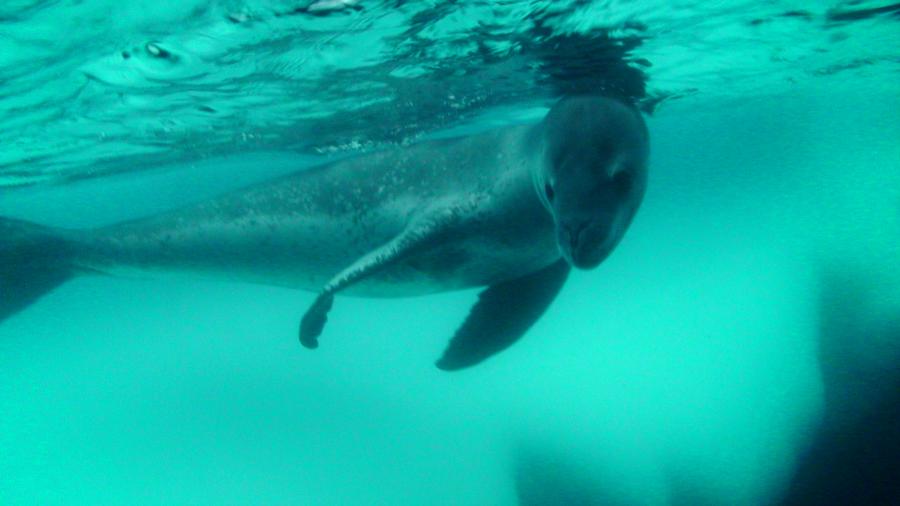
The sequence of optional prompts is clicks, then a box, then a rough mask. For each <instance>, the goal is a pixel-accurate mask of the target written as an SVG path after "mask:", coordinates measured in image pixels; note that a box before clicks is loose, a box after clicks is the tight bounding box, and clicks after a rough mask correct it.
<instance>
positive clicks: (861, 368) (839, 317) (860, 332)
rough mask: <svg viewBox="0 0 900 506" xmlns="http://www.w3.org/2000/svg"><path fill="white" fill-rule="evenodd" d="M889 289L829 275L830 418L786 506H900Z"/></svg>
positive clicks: (899, 419) (825, 326)
mask: <svg viewBox="0 0 900 506" xmlns="http://www.w3.org/2000/svg"><path fill="white" fill-rule="evenodd" d="M884 290H885V287H884V286H875V283H871V282H865V281H862V280H861V279H858V278H857V277H856V273H854V272H852V271H847V272H841V273H839V274H830V275H828V276H826V279H825V282H824V283H823V290H822V294H821V304H820V311H821V314H820V324H821V328H820V335H821V338H820V344H819V346H820V348H819V362H820V366H821V370H822V378H823V382H824V386H825V412H824V416H823V419H822V424H821V427H820V428H819V431H818V433H817V435H816V436H815V438H814V440H813V443H812V445H811V447H810V448H809V450H808V451H807V452H804V453H803V455H802V456H801V458H800V460H799V462H798V467H797V470H796V473H795V475H794V477H793V480H792V481H791V484H790V487H789V489H788V492H787V494H786V496H785V498H784V500H783V502H782V503H781V504H782V505H783V506H813V505H815V506H828V505H835V506H837V505H851V504H853V505H856V504H859V505H867V506H880V505H885V506H887V505H898V504H900V313H898V312H893V313H892V312H891V310H890V307H888V308H885V307H881V306H883V301H881V298H883V297H885V295H886V294H885V293H884ZM888 306H890V304H888ZM885 309H887V311H885ZM894 309H897V308H896V307H895V308H894Z"/></svg>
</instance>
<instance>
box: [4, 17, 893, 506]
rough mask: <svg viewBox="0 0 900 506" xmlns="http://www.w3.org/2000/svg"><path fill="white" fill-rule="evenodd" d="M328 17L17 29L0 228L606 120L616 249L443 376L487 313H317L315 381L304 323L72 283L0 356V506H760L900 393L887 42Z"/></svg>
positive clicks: (576, 24) (261, 291)
mask: <svg viewBox="0 0 900 506" xmlns="http://www.w3.org/2000/svg"><path fill="white" fill-rule="evenodd" d="M335 4H341V5H337V7H335V8H334V9H333V10H321V9H322V8H324V7H326V6H327V5H326V4H325V3H323V2H318V3H317V2H304V1H301V2H297V1H294V2H290V1H257V2H241V1H234V2H228V1H222V2H208V1H199V0H198V1H185V2H174V1H171V2H157V3H154V4H152V5H150V4H148V5H140V6H138V5H136V4H133V3H128V2H125V3H122V2H109V1H104V0H92V1H83V2H37V1H13V2H5V3H4V4H3V5H2V6H0V82H2V83H3V85H2V92H0V216H9V217H17V218H22V219H28V220H32V221H36V222H39V223H43V224H48V225H55V226H64V227H74V228H79V227H93V226H98V225H102V224H108V223H114V222H118V221H122V220H125V219H130V218H134V217H140V216H145V215H149V214H153V213H156V212H160V211H162V210H165V209H170V208H174V207H178V206H181V205H184V204H187V203H191V202H196V201H199V200H202V199H204V198H208V197H211V196H213V195H216V194H219V193H221V192H224V191H226V190H229V189H233V188H237V187H240V186H243V185H246V184H249V183H251V182H254V181H259V180H264V179H266V178H269V177H272V176H275V175H278V174H284V173H287V172H290V171H294V170H298V169H302V168H305V167H309V166H312V165H314V164H317V163H320V162H322V161H324V160H327V159H332V158H335V157H342V156H355V155H358V154H363V153H366V152H370V151H373V150H378V149H384V148H390V147H396V146H404V145H408V144H410V143H414V142H417V141H420V140H424V139H428V138H434V137H441V136H449V135H460V134H467V133H472V132H475V131H480V130H484V129H487V128H495V127H502V126H504V125H509V124H517V123H521V122H528V121H536V120H538V119H539V118H540V117H541V116H542V115H543V113H544V112H545V111H546V109H547V107H548V106H549V105H550V104H552V102H553V99H554V98H555V97H558V96H560V95H562V94H566V93H577V92H587V91H594V92H598V91H603V92H607V93H614V94H617V95H624V96H628V97H630V98H632V99H634V100H635V101H636V102H638V103H639V104H641V106H642V108H643V109H644V110H645V111H647V113H648V115H647V116H646V118H647V122H648V126H649V128H650V135H651V149H652V155H651V167H650V180H649V188H648V191H647V195H646V197H645V200H644V204H643V206H642V208H641V210H640V212H639V214H638V217H637V218H636V220H635V222H634V224H633V225H632V227H631V229H630V230H629V232H628V234H627V235H626V237H625V240H624V241H623V242H622V244H621V245H620V246H619V247H618V248H617V249H616V251H615V252H614V254H613V255H612V256H611V257H610V258H609V259H608V260H607V261H606V262H604V264H603V265H601V266H600V267H599V268H598V269H596V270H593V271H589V272H576V273H574V274H573V275H572V276H571V277H570V279H569V280H568V282H567V284H566V286H565V288H564V290H563V292H562V293H561V294H560V296H559V297H558V298H557V300H556V301H555V302H554V304H553V306H552V307H551V308H550V310H549V311H548V312H547V313H546V314H545V315H544V316H543V318H541V320H539V322H538V323H537V324H536V325H535V326H534V327H533V328H532V329H531V330H530V331H529V332H528V334H527V335H526V336H525V338H523V339H522V341H521V342H519V343H517V344H516V345H515V346H513V347H512V348H510V349H509V350H507V351H505V352H503V353H501V354H499V355H497V356H496V357H494V358H493V359H491V360H489V361H487V362H485V363H483V364H481V365H479V366H477V367H474V368H472V369H468V370H465V371H461V372H458V373H449V374H448V373H445V372H442V371H439V370H437V369H435V368H434V366H433V361H434V359H435V358H436V357H437V356H438V355H439V354H440V352H441V350H442V349H443V347H444V346H445V344H446V341H447V339H448V338H449V337H450V336H451V335H452V333H453V331H454V329H455V328H456V327H457V325H458V324H459V323H460V321H461V320H462V318H463V317H464V315H465V314H467V312H468V309H469V307H470V306H471V305H472V303H473V301H474V300H475V293H476V292H475V291H464V292H454V293H446V294H439V295H434V296H428V297H421V298H410V299H397V300H382V299H356V298H339V303H338V304H336V306H335V310H334V311H333V313H332V318H331V319H330V321H329V326H328V329H327V336H324V337H323V340H324V339H325V337H327V342H325V343H323V346H322V347H321V348H320V349H318V350H316V351H315V352H310V351H308V350H305V349H303V348H302V347H300V345H299V344H298V343H297V339H296V327H297V323H298V320H299V318H300V316H301V315H302V312H303V311H304V310H305V308H306V307H307V306H308V305H309V304H310V303H311V302H312V300H313V295H312V294H309V293H305V292H297V291H292V290H286V289H280V288H272V287H265V286H255V285H242V284H227V283H217V282H211V281H204V280H195V279H191V278H181V277H173V278H165V279H111V278H101V277H83V278H78V279H75V280H73V281H71V282H69V283H67V284H65V285H63V286H61V287H60V288H58V289H56V290H54V291H53V292H51V293H50V294H48V295H47V296H45V297H44V298H42V299H41V300H40V301H38V302H37V303H35V304H34V305H32V306H30V307H28V308H27V309H26V310H24V311H22V312H21V313H19V314H17V315H15V316H14V317H12V318H10V319H8V320H6V321H4V322H3V323H2V325H0V504H422V505H433V504H447V505H470V504H471V505H506V504H519V503H521V504H535V503H542V504H553V503H554V501H556V502H555V503H557V504H563V503H564V502H561V501H559V500H557V499H558V498H559V497H560V496H561V494H562V492H561V491H562V490H564V489H566V488H567V487H576V488H577V487H580V488H582V489H584V492H583V493H584V495H587V496H590V497H591V498H592V500H594V501H602V503H603V504H629V505H631V504H635V505H666V504H672V505H676V504H728V505H732V504H734V505H757V504H777V503H779V501H780V498H781V497H782V496H783V495H784V494H785V493H786V491H787V490H789V489H790V486H791V482H792V477H793V476H794V475H795V473H796V471H797V469H798V468H802V466H803V465H804V463H805V462H806V461H805V460H804V458H803V456H804V455H805V454H806V451H807V449H808V448H810V447H813V446H815V445H816V444H817V443H816V441H817V439H816V435H817V434H818V432H817V430H818V428H819V427H820V426H821V423H822V420H825V421H826V423H830V421H832V420H833V419H834V418H835V417H836V416H837V415H833V414H832V413H834V412H835V411H838V412H845V411H860V410H864V409H865V406H868V405H877V402H876V401H877V397H878V388H875V386H878V385H882V386H883V385H888V387H887V388H890V385H897V381H898V380H897V378H898V377H900V370H898V369H900V368H898V366H897V365H896V364H898V363H900V317H898V315H900V262H898V261H897V259H898V258H900V240H898V239H900V143H898V141H897V140H898V139H900V116H898V115H897V113H896V111H898V110H900V86H898V85H897V82H898V80H897V76H898V70H900V67H898V64H900V58H898V56H897V50H896V42H895V41H896V39H897V35H898V27H900V25H898V18H897V12H898V9H897V8H896V7H893V6H891V5H889V4H888V3H886V2H824V3H820V2H790V1H776V2H766V3H761V2H742V1H734V2H666V3H663V2H626V1H609V2H601V1H597V2H539V1H531V2H526V1H505V2H499V1H498V2H476V1H472V2H427V1H425V2H403V1H366V0H361V1H359V2H343V3H341V2H335ZM345 4H346V5H345ZM316 5H318V8H316V7H314V6H316ZM651 112H652V114H650V113H651ZM0 288H2V287H0ZM2 293H3V292H0V296H2ZM835 322H838V323H835ZM894 359H896V360H894ZM848 370H849V371H851V372H852V375H851V376H852V380H853V381H850V380H848V376H847V374H846V372H847V371H848ZM835 392H837V394H835ZM838 394H839V395H838ZM846 399H852V400H853V402H847V401H846ZM844 414H846V413H844ZM847 416H848V417H849V418H852V413H851V414H850V415H847ZM837 418H841V417H840V416H837ZM535 463H537V464H535ZM573 483H575V485H573ZM536 489H540V490H536ZM540 494H545V497H550V499H544V500H543V502H540V501H538V502H531V503H529V502H528V501H529V497H536V496H539V495H540ZM554 494H556V495H554ZM554 498H555V499H554ZM569 503H572V502H571V500H570V501H569Z"/></svg>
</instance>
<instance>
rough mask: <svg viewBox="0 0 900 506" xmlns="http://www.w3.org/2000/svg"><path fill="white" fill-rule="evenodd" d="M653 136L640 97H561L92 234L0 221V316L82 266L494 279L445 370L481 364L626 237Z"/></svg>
mask: <svg viewBox="0 0 900 506" xmlns="http://www.w3.org/2000/svg"><path fill="white" fill-rule="evenodd" d="M648 152H649V138H648V132H647V128H646V125H645V124H644V121H643V118H642V117H641V114H640V113H639V112H638V111H637V110H636V109H635V108H634V107H632V106H631V105H626V104H625V103H623V102H620V101H617V100H614V99H611V98H605V97H599V96H574V97H567V98H563V99H561V100H560V101H558V102H557V103H556V104H555V105H554V106H553V107H552V108H551V109H550V111H549V112H548V113H547V115H546V116H545V117H544V118H543V120H542V121H540V122H538V123H536V124H530V125H519V126H513V127H508V128H502V129H498V130H494V131H490V132H486V133H481V134H478V135H472V136H467V137H459V138H453V139H442V140H435V141H429V142H422V143H419V144H416V145H413V146H409V147H404V148H397V149H393V150H387V151H382V152H376V153H371V154H368V155H363V156H359V157H356V158H350V159H345V160H340V161H337V162H333V163H330V164H326V165H322V166H319V167H315V168H312V169H308V170H303V171H300V172H296V173H292V174H289V175H287V176H282V177H279V178H276V179H273V180H269V181H266V182H263V183H259V184H255V185H252V186H249V187H246V188H243V189H240V190H237V191H233V192H230V193H226V194H224V195H221V196H219V197H216V198H213V199H210V200H207V201H204V202H200V203H197V204H194V205H191V206H187V207H184V208H179V209H175V210H172V211H168V212H164V213H161V214H158V215H154V216H150V217H145V218H141V219H136V220H130V221H126V222H123V223H118V224H114V225H110V226H106V227H102V228H97V229H92V230H62V229H51V228H48V227H42V226H40V225H35V224H32V223H28V222H23V221H20V220H13V219H0V320H3V319H4V318H6V317H9V316H11V315H12V314H14V313H15V312H17V311H19V310H21V309H23V308H24V307H26V306H27V305H28V304H30V303H32V302H34V301H36V300H37V299H38V298H40V296H42V295H43V294H44V293H46V292H48V291H49V290H51V289H53V288H54V287H56V286H58V285H59V284H61V283H63V282H64V281H66V280H67V279H70V278H71V277H73V276H76V275H82V274H98V273H99V274H106V275H132V276H133V275H135V274H137V275H141V276H146V275H154V274H159V273H172V272H175V273H185V274H190V275H194V276H203V277H209V278H218V279H225V280H232V281H245V282H252V283H264V284H270V285H278V286H284V287H290V288H297V289H305V290H310V291H315V292H318V296H317V298H316V299H315V302H314V303H313V304H312V305H311V307H310V308H309V309H308V310H307V311H306V313H305V314H304V316H303V318H302V320H301V324H300V340H301V342H302V343H303V345H304V346H306V347H308V348H315V347H316V346H317V345H318V336H319V335H320V334H321V332H322V330H323V327H324V325H325V322H326V320H327V314H328V312H329V310H330V309H331V307H332V304H333V300H334V296H335V295H336V294H339V293H340V294H347V295H358V296H365V297H403V296H413V295H425V294H429V293H435V292H441V291H447V290H458V289H464V288H470V287H487V288H486V289H485V290H483V291H482V292H481V293H480V295H479V297H478V301H477V302H476V304H475V305H474V306H473V308H472V310H471V312H470V314H469V315H468V317H467V319H466V320H465V321H464V323H463V324H462V326H461V327H460V328H459V329H458V330H457V332H456V334H455V335H454V337H453V339H452V340H451V341H450V344H449V346H448V348H447V350H446V351H445V352H444V354H443V356H442V357H441V359H440V360H438V362H437V365H438V367H439V368H441V369H445V370H455V369H461V368H464V367H468V366H471V365H474V364H477V363H479V362H481V361H482V360H484V359H486V358H488V357H489V356H491V355H493V354H495V353H496V352H498V351H500V350H503V349H505V348H507V347H508V346H510V345H511V344H512V343H513V342H515V341H516V340H517V339H518V338H519V337H521V336H522V335H523V334H524V333H525V332H526V330H527V329H528V328H529V327H530V326H531V325H532V324H533V323H534V322H535V321H536V320H537V319H538V318H539V317H540V316H541V314H543V312H544V311H545V309H546V308H547V307H548V306H549V305H550V303H551V302H552V301H553V299H554V298H555V296H556V294H557V293H558V292H559V290H560V289H561V287H562V286H563V283H564V282H565V280H566V278H567V276H568V274H569V271H570V267H571V266H574V267H576V268H579V269H591V268H593V267H596V266H597V265H598V264H600V263H601V262H602V261H603V260H604V259H605V258H606V257H607V256H608V255H609V254H610V253H611V252H612V250H613V249H614V248H615V247H616V245H617V244H618V243H619V241H620V240H621V239H622V236H623V235H624V233H625V231H626V230H627V229H628V227H629V224H630V223H631V221H632V218H633V217H634V215H635V212H636V211H637V209H638V207H639V205H640V203H641V201H642V199H643V195H644V190H645V187H646V181H647V162H648Z"/></svg>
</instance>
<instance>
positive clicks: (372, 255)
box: [300, 209, 457, 349]
mask: <svg viewBox="0 0 900 506" xmlns="http://www.w3.org/2000/svg"><path fill="white" fill-rule="evenodd" d="M456 217H457V214H455V213H453V212H452V209H451V210H450V211H448V212H447V214H446V215H441V216H437V217H435V218H433V219H430V220H423V221H421V222H419V223H417V224H414V225H411V226H410V227H409V228H407V229H406V230H405V231H404V232H403V233H401V234H400V235H398V236H397V237H395V238H394V239H392V240H391V241H389V242H388V243H387V244H384V245H383V246H381V247H379V248H377V249H375V250H373V251H370V252H369V253H367V254H366V255H363V256H362V257H360V258H359V259H358V260H356V261H355V262H353V264H351V265H350V266H349V267H347V268H346V269H344V270H343V271H341V272H340V273H339V274H338V275H337V276H335V277H333V278H331V281H329V282H328V284H326V285H325V286H324V287H323V288H322V291H321V292H320V293H319V296H318V297H316V301H315V302H313V304H312V306H310V308H309V309H307V310H306V314H304V315H303V320H301V322H300V342H301V343H302V344H303V346H305V347H307V348H310V349H313V348H316V347H318V346H319V342H318V337H319V335H320V334H321V333H322V329H323V328H324V327H325V322H326V321H327V320H328V311H330V310H331V305H332V303H333V301H334V294H335V293H337V292H338V291H340V290H343V289H344V288H347V287H348V286H350V285H352V284H354V283H356V282H358V281H360V280H362V279H364V278H366V277H369V276H371V275H373V274H375V273H377V272H379V271H381V270H382V269H384V268H385V267H388V266H390V265H392V264H396V263H397V262H398V261H401V260H403V259H406V258H409V257H410V256H411V255H414V254H416V253H417V252H419V251H421V250H422V249H423V248H426V247H428V246H430V245H432V244H436V243H438V242H440V241H441V240H442V238H443V233H444V232H446V231H447V230H448V229H449V226H450V224H451V223H452V222H453V221H454V220H455V218H456Z"/></svg>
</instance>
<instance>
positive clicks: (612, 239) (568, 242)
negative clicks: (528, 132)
mask: <svg viewBox="0 0 900 506" xmlns="http://www.w3.org/2000/svg"><path fill="white" fill-rule="evenodd" d="M543 135H544V142H543V146H544V163H543V164H542V165H543V168H542V170H540V171H538V173H537V174H536V177H535V184H536V186H537V189H538V194H539V195H540V198H541V201H542V202H543V204H544V206H545V207H546V208H547V209H548V210H549V211H550V213H551V214H552V215H553V220H554V222H555V224H556V237H557V242H558V243H559V248H560V250H561V252H562V255H563V257H565V259H566V260H567V261H568V262H569V263H570V264H572V265H573V266H575V267H578V268H581V269H591V268H593V267H596V266H597V265H599V264H600V262H602V261H603V260H604V259H605V258H606V257H607V256H608V255H609V254H610V252H612V250H613V248H615V246H616V245H617V244H618V243H619V241H620V240H621V239H622V236H623V235H624V234H625V230H626V229H627V228H628V225H629V224H630V223H631V220H632V218H634V214H635V213H636V212H637V209H638V206H639V205H640V203H641V200H642V199H643V197H644V190H645V188H646V185H647V158H648V155H649V139H648V134H647V127H646V125H645V124H644V120H643V118H642V117H641V114H640V113H639V112H638V111H637V110H636V109H634V108H632V107H630V106H628V105H625V104H623V103H622V102H619V101H616V100H613V99H609V98H603V97H596V96H580V97H568V98H564V99H562V100H560V101H559V102H558V103H557V104H556V105H554V106H553V108H552V109H550V112H549V113H548V114H547V116H546V118H544V125H543Z"/></svg>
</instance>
